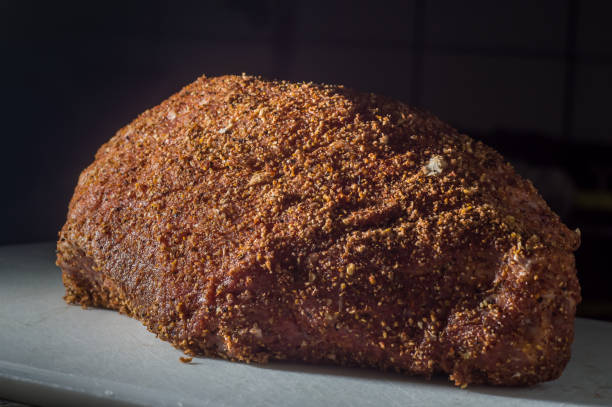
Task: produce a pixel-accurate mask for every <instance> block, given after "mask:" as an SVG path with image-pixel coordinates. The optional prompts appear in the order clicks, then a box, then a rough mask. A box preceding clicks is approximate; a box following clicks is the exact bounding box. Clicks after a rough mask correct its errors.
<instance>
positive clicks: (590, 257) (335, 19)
mask: <svg viewBox="0 0 612 407" xmlns="http://www.w3.org/2000/svg"><path fill="white" fill-rule="evenodd" d="M611 3H612V2H608V1H603V0H602V1H578V0H548V1H536V2H534V1H530V0H520V1H512V2H492V1H484V0H479V1H475V0H469V1H461V2H458V1H425V0H407V1H402V2H384V1H377V2H359V1H340V2H334V1H294V2H291V1H263V2H255V1H228V2H203V1H201V2H193V3H185V2H162V1H147V2H131V1H123V2H111V1H104V2H102V1H90V2H86V1H85V2H43V1H40V2H32V1H6V0H4V1H0V30H1V36H0V53H1V54H0V55H2V63H1V64H0V73H1V74H2V76H1V78H2V82H3V86H2V91H3V92H2V98H1V99H0V107H1V109H0V112H1V115H0V117H1V118H2V123H1V127H0V128H1V129H2V144H1V146H0V151H1V152H2V157H1V158H2V159H1V160H0V170H1V172H0V174H2V179H3V180H2V199H1V200H0V244H15V243H25V242H32V241H40V240H52V239H55V238H56V235H57V231H58V230H59V228H60V227H61V224H62V222H63V220H64V217H65V214H66V209H67V204H68V201H69V199H70V196H71V192H72V189H73V188H74V185H75V183H76V180H77V177H78V174H79V172H80V171H81V170H82V169H83V168H84V167H85V166H86V165H87V164H88V163H90V162H91V161H92V159H93V154H94V153H95V150H96V149H97V147H99V146H100V145H101V144H102V143H103V142H104V141H106V140H107V139H108V138H110V137H111V136H112V135H113V133H114V132H115V131H116V130H117V129H118V128H120V127H121V126H123V125H125V124H127V123H129V121H130V120H131V119H133V118H134V117H135V116H136V115H137V114H139V113H140V112H142V111H143V110H145V109H146V108H149V107H151V106H154V105H156V104H157V103H159V102H160V101H161V100H163V99H165V98H166V97H168V96H169V95H170V94H172V93H174V92H175V91H177V90H178V89H180V87H182V86H183V85H185V84H187V83H189V82H191V81H192V80H194V79H195V78H196V77H197V76H199V75H201V74H207V75H209V76H214V75H220V74H226V73H241V72H246V73H249V74H260V75H263V76H265V77H269V78H281V79H288V80H300V81H301V80H303V81H315V82H330V83H343V84H345V85H348V86H351V87H354V88H357V89H360V90H363V91H371V92H377V93H383V94H386V95H389V96H393V97H396V98H398V99H400V100H403V101H406V102H408V103H411V104H414V105H417V106H421V107H425V108H428V109H430V110H431V111H433V112H434V113H436V114H437V115H439V116H440V117H441V118H442V119H444V120H446V121H448V122H450V123H451V124H453V125H454V126H456V127H458V128H459V129H461V130H462V131H464V132H466V133H468V134H470V135H472V136H474V137H476V138H478V139H481V140H483V141H485V142H486V143H488V144H490V145H493V146H494V147H496V148H497V149H498V150H500V151H501V152H502V154H504V155H505V156H506V157H507V158H508V159H509V160H510V161H511V162H513V163H514V164H515V166H516V168H517V169H518V170H519V172H521V173H523V174H524V175H525V176H527V177H528V178H530V179H532V180H533V181H534V183H535V184H536V186H538V188H539V189H540V190H541V192H542V194H543V195H544V197H545V198H546V199H547V200H548V202H549V203H550V205H551V206H552V207H553V208H554V209H555V210H556V211H557V212H558V213H560V214H561V216H562V217H563V218H564V220H565V222H566V223H567V224H568V225H569V226H570V227H572V228H575V227H580V228H581V230H582V233H583V245H582V248H581V249H580V250H579V252H578V253H577V261H578V269H579V276H580V279H581V282H582V286H583V295H584V297H585V302H584V303H583V304H582V305H581V308H580V312H581V313H582V315H587V316H593V317H603V318H607V319H612V300H611V298H612V295H610V294H609V289H608V287H609V284H610V282H611V280H612V279H611V277H610V274H611V273H610V267H609V266H608V263H609V262H608V259H607V254H608V253H607V249H608V248H610V247H611V246H612V192H611V191H612V159H611V158H610V157H611V155H610V154H611V153H612V121H610V119H609V117H610V114H611V110H610V108H611V106H612V103H610V100H609V95H610V94H611V93H612V92H611V91H612V29H611V25H610V23H609V15H610V12H611V11H612V7H611Z"/></svg>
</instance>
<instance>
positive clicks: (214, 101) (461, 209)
mask: <svg viewBox="0 0 612 407" xmlns="http://www.w3.org/2000/svg"><path fill="white" fill-rule="evenodd" d="M579 240H580V239H579V233H577V232H574V231H571V230H569V229H568V228H567V227H566V226H565V225H563V223H561V221H560V220H559V217H558V216H557V215H556V214H554V213H553V212H552V211H551V210H550V209H549V207H548V206H547V204H546V203H545V202H544V200H543V199H542V198H541V197H540V195H538V193H537V191H536V190H535V188H534V187H533V185H532V184H531V183H530V182H529V181H526V180H524V179H523V178H521V177H520V176H518V175H517V174H516V173H515V172H514V170H513V168H512V167H511V166H510V164H508V163H506V162H504V160H503V158H502V157H501V156H500V155H499V154H498V153H497V152H495V151H494V150H492V149H491V148H489V147H487V146H485V145H483V144H482V143H480V142H477V141H475V140H473V139H471V138H470V137H468V136H466V135H463V134H459V133H458V132H457V131H456V130H455V129H453V128H452V127H450V126H448V125H446V124H444V123H443V122H441V121H440V120H438V119H437V118H436V117H434V116H433V115H431V114H429V113H427V112H424V111H422V110H418V109H415V108H411V107H409V106H406V105H404V104H402V103H399V102H396V101H393V100H391V99H388V98H385V97H382V96H377V95H374V94H362V93H357V92H354V91H352V90H349V89H346V88H344V87H342V86H328V85H316V84H312V83H289V82H279V81H266V80H263V79H261V78H257V77H250V76H245V75H242V76H223V77H217V78H206V77H201V78H199V79H198V80H196V81H195V82H194V83H192V84H190V85H189V86H187V87H185V88H184V89H182V90H181V91H180V92H179V93H177V94H175V95H173V96H172V97H170V98H169V99H168V100H166V101H164V102H162V103H161V104H160V105H159V106H156V107H154V108H152V109H150V110H147V111H146V112H144V113H143V114H141V115H140V116H139V117H138V118H137V119H136V120H134V121H133V122H132V123H131V124H129V125H128V126H126V127H124V128H122V129H121V130H119V131H118V132H117V134H116V135H115V136H114V137H113V138H111V139H110V141H108V142H107V143H106V144H104V145H103V146H102V147H101V148H100V149H99V151H98V152H97V154H96V157H95V161H94V162H93V163H92V164H91V165H90V166H89V167H87V168H86V169H85V170H84V171H83V173H82V174H81V176H80V178H79V181H78V185H77V187H76V190H75V192H74V196H73V197H72V200H71V202H70V207H69V212H68V219H67V221H66V224H65V225H64V227H63V228H62V230H61V232H60V234H59V241H58V245H57V264H58V265H59V266H60V267H61V269H62V273H63V281H64V284H65V286H66V296H65V299H66V301H68V302H69V303H76V304H81V305H83V306H95V307H104V308H110V309H115V310H118V311H120V312H122V313H125V314H127V315H130V316H132V317H134V318H137V319H138V320H140V321H142V323H144V324H145V325H146V326H147V328H148V329H149V330H151V331H152V332H154V333H155V334H156V335H158V336H159V337H160V338H161V339H164V340H167V341H169V342H171V343H172V344H173V345H174V346H176V347H177V348H180V349H182V350H183V351H184V352H185V353H187V354H192V355H207V356H219V357H222V358H226V359H230V360H237V361H245V362H265V361H268V360H271V359H288V360H300V361H306V362H317V363H318V362H324V363H325V362H327V363H337V364H342V365H352V366H354V365H358V366H374V367H378V368H382V369H389V368H392V369H395V370H397V371H401V372H405V373H409V374H422V375H426V376H430V375H432V374H434V373H437V372H442V373H446V374H449V375H450V378H451V379H452V380H453V381H454V382H455V383H456V384H457V385H461V386H464V385H467V384H468V383H491V384H500V385H519V384H533V383H536V382H540V381H545V380H552V379H555V378H557V377H559V375H560V374H561V372H562V370H563V368H564V367H565V365H566V364H567V362H568V360H569V358H570V346H571V343H572V340H573V324H574V314H575V309H576V304H577V303H578V302H579V301H580V287H579V284H578V280H577V278H576V269H575V264H574V255H573V251H574V250H576V249H577V247H578V245H579Z"/></svg>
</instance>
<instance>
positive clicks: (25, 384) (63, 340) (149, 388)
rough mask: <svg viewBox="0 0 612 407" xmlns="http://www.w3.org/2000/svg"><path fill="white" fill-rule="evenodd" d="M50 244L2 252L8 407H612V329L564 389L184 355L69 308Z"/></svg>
mask: <svg viewBox="0 0 612 407" xmlns="http://www.w3.org/2000/svg"><path fill="white" fill-rule="evenodd" d="M54 259H55V252H54V244H53V243H44V244H35V245H21V246H4V247H0V399H1V398H5V399H9V400H15V401H19V402H25V403H31V404H36V405H43V406H44V405H63V406H70V405H79V406H81V405H88V406H93V405H159V406H207V405H211V406H276V405H278V406H409V405H419V406H423V405H435V406H439V405H449V404H452V405H454V406H480V405H482V406H485V405H486V406H491V405H495V406H496V407H502V406H514V405H521V406H524V405H536V406H548V405H583V406H590V405H608V406H612V372H611V370H612V323H607V322H600V321H594V320H587V319H578V320H577V321H576V338H575V341H574V345H573V354H572V360H571V362H570V363H569V365H568V366H567V368H566V370H565V372H564V373H563V375H562V376H561V378H560V379H558V380H555V381H553V382H548V383H542V384H539V385H537V386H534V387H529V388H499V387H487V386H470V387H468V388H467V389H465V390H461V389H459V388H456V387H455V386H453V385H452V384H451V383H450V382H449V381H448V379H447V378H446V377H434V378H433V379H432V380H426V379H424V378H420V377H408V376H404V375H399V374H394V373H382V372H378V371H375V370H369V369H348V368H340V367H334V366H313V365H304V364H293V363H270V364H268V365H247V364H242V363H231V362H227V361H224V360H218V359H209V358H194V359H193V362H192V363H189V364H184V363H181V362H180V361H179V357H180V356H183V354H182V353H181V352H180V351H178V350H176V349H174V348H173V347H172V346H170V345H169V344H168V343H166V342H163V341H161V340H159V339H157V338H156V337H155V335H153V334H151V333H150V332H148V331H147V330H146V329H145V328H144V326H143V325H142V324H141V323H140V322H138V321H136V320H133V319H131V318H128V317H126V316H123V315H120V314H118V313H116V312H113V311H107V310H101V309H91V308H90V309H87V310H83V309H81V308H80V307H77V306H71V305H67V304H66V303H65V302H64V301H63V299H62V296H63V292H64V290H63V286H62V282H61V273H60V271H59V269H58V268H57V267H56V266H55V265H54Z"/></svg>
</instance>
